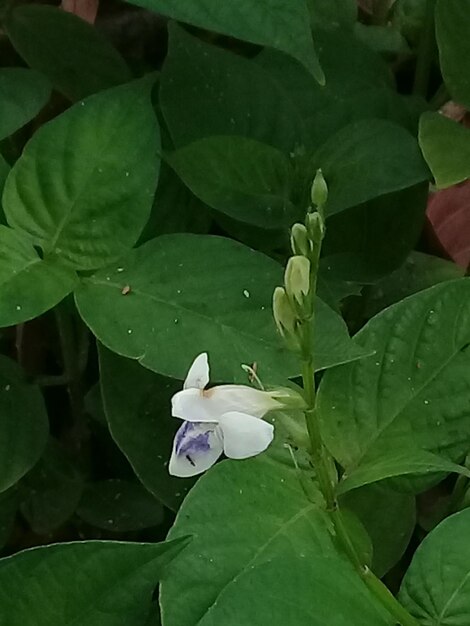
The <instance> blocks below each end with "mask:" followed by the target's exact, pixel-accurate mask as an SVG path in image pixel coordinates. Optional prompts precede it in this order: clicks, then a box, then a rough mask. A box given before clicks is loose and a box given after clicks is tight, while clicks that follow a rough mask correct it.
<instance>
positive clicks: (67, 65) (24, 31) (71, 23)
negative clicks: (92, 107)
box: [3, 4, 132, 100]
mask: <svg viewBox="0 0 470 626" xmlns="http://www.w3.org/2000/svg"><path fill="white" fill-rule="evenodd" d="M3 24H4V28H5V30H6V33H7V35H8V37H9V38H10V40H11V42H12V44H13V45H14V47H15V48H16V50H17V51H18V52H19V54H20V55H21V56H22V57H23V59H24V60H25V61H26V62H27V63H28V65H30V66H31V67H32V68H33V69H35V70H38V71H39V72H42V73H43V74H45V75H46V76H48V77H49V78H50V80H51V82H52V83H53V85H54V87H55V88H56V89H58V90H59V91H61V92H62V93H63V94H64V95H65V96H67V97H68V98H70V100H79V99H80V98H85V97H86V96H89V95H91V94H93V93H95V92H97V91H100V90H101V89H107V88H109V87H114V86H115V85H119V84H121V83H125V82H126V81H128V80H130V79H131V78H132V76H131V73H130V70H129V68H128V66H127V64H126V62H125V61H124V59H123V58H122V57H121V55H120V54H119V52H118V51H117V50H116V49H115V48H113V46H112V45H111V44H110V43H109V42H108V41H107V40H106V39H105V38H104V37H103V36H102V35H101V34H100V32H99V30H97V29H96V28H94V27H93V26H91V25H90V24H88V23H87V22H85V21H84V20H82V19H81V18H79V17H77V16H75V15H73V14H72V13H68V12H67V11H63V10H61V9H58V8H56V7H51V6H44V5H39V6H38V5H33V4H30V5H23V6H18V7H16V8H14V9H13V10H11V11H9V12H8V13H7V17H6V19H5V21H4V23H3Z"/></svg>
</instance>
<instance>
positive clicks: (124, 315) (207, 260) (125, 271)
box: [76, 234, 364, 384]
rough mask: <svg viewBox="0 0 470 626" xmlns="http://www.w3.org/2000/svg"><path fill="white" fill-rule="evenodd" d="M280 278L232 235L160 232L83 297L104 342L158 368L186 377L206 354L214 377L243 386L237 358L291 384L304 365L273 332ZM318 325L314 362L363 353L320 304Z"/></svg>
mask: <svg viewBox="0 0 470 626" xmlns="http://www.w3.org/2000/svg"><path fill="white" fill-rule="evenodd" d="M156 268H158V273H157V274H156V273H155V271H156ZM280 284H282V267H281V266H280V265H279V264H278V263H276V262H275V261H273V260H272V259H270V258H269V257H267V256H265V255H263V254H261V253H259V252H255V251H254V250H251V249H250V248H247V247H246V246H243V245H242V244H239V243H237V242H235V241H233V240H230V239H225V238H222V237H214V236H207V235H189V234H176V235H163V236H162V237H158V238H157V239H153V240H152V241H149V242H147V243H146V244H144V245H143V246H141V247H140V248H138V249H136V250H134V251H132V252H131V253H130V254H129V255H128V256H127V257H125V258H123V259H121V260H120V262H119V264H117V265H114V266H112V267H109V268H107V269H105V270H102V271H100V272H98V273H96V274H95V275H94V276H91V277H90V278H85V279H83V282H82V283H81V285H80V287H79V288H78V290H77V291H76V302H77V306H78V308H79V311H80V314H81V315H82V317H83V319H84V320H85V322H86V323H87V324H88V325H89V326H90V328H91V329H92V330H93V332H94V333H95V335H96V336H97V337H98V339H99V340H100V341H101V342H102V343H103V344H104V345H105V346H106V347H108V348H110V349H111V350H113V351H114V352H117V353H118V354H122V355H123V356H127V357H130V358H133V359H138V360H139V361H140V363H142V365H144V366H145V367H148V368H149V369H152V370H153V371H155V372H158V373H159V374H163V375H165V376H171V377H175V378H180V379H184V377H185V376H186V372H187V369H188V367H189V365H190V363H191V360H192V359H193V358H194V357H195V356H196V355H197V354H199V353H200V352H204V351H208V352H209V355H210V359H211V368H212V380H214V381H225V382H227V381H239V382H244V383H246V380H247V378H246V373H245V372H244V371H243V370H242V369H241V367H240V365H241V364H242V363H248V364H249V363H253V362H256V363H257V364H258V372H259V374H260V376H261V378H262V379H263V380H264V381H265V382H273V383H274V382H277V383H282V384H284V383H285V378H286V377H290V376H296V375H298V373H299V372H298V369H299V365H298V361H297V359H296V358H295V357H294V356H293V355H292V354H291V353H289V352H288V351H287V350H286V349H285V348H284V347H283V344H282V341H281V339H280V337H279V336H278V335H277V333H276V330H275V325H274V321H273V317H272V312H271V304H272V294H273V291H274V288H275V287H276V286H277V285H280ZM110 319H112V320H113V323H112V324H110V323H109V320H110ZM316 325H317V331H316V335H317V336H321V337H322V338H323V341H322V342H321V344H319V347H321V352H320V354H319V355H318V358H317V359H316V368H317V369H323V368H325V367H331V366H332V365H334V364H335V363H338V362H344V360H345V359H346V360H349V359H351V358H360V357H361V356H363V355H364V352H363V351H362V350H357V346H355V345H354V343H352V342H351V340H350V339H349V335H348V334H347V329H346V327H345V325H344V322H342V320H341V318H340V317H339V316H338V315H337V314H336V313H334V311H332V310H331V309H330V308H329V307H327V306H326V305H323V306H322V303H321V302H320V303H319V305H318V316H317V319H316ZM345 355H346V356H345Z"/></svg>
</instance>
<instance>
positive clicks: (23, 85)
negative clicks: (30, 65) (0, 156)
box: [0, 67, 51, 140]
mask: <svg viewBox="0 0 470 626" xmlns="http://www.w3.org/2000/svg"><path fill="white" fill-rule="evenodd" d="M50 93H51V87H50V84H49V81H48V80H47V79H46V78H45V77H44V76H42V75H41V74H39V73H38V72H34V71H33V70H27V69H25V68H23V67H4V68H2V69H0V140H2V139H5V137H9V136H10V135H11V134H12V133H14V132H16V131H17V130H18V129H20V128H21V127H22V126H24V125H25V124H26V123H27V122H29V121H30V120H32V119H33V117H35V116H36V115H37V114H38V113H39V111H40V110H41V109H42V107H43V106H44V105H45V104H46V102H47V101H48V100H49V96H50Z"/></svg>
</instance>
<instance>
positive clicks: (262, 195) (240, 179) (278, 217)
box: [169, 136, 300, 228]
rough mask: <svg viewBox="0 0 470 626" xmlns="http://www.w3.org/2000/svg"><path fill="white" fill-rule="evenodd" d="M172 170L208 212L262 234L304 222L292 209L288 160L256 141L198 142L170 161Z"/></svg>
mask: <svg viewBox="0 0 470 626" xmlns="http://www.w3.org/2000/svg"><path fill="white" fill-rule="evenodd" d="M169 162H170V165H171V166H172V167H173V168H174V169H175V171H176V172H177V173H178V175H179V176H180V177H181V178H182V179H183V181H184V182H185V183H186V185H187V186H188V187H189V188H190V189H191V191H192V192H193V193H194V194H195V195H196V196H198V197H199V198H200V199H201V200H203V201H204V202H206V203H207V204H208V205H209V206H211V207H213V208H214V209H217V210H219V211H222V212H223V213H226V214H227V215H229V216H230V217H233V218H235V219H237V220H240V221H242V222H249V223H250V224H254V225H255V226H261V227H264V228H282V227H289V226H291V225H292V224H293V222H295V220H296V218H298V217H300V215H299V210H298V209H296V208H295V206H294V205H293V203H292V195H293V187H294V182H295V177H294V169H293V167H292V165H291V163H290V161H289V159H288V158H287V157H286V156H284V154H282V152H280V151H278V150H277V149H275V148H273V147H271V146H268V145H266V144H262V143H260V142H259V141H255V140H254V139H248V138H246V137H236V136H218V137H206V138H204V139H199V140H198V141H195V142H193V143H191V144H189V145H188V146H185V147H184V148H180V149H179V150H177V151H176V152H173V154H171V155H170V156H169Z"/></svg>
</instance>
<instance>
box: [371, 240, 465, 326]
mask: <svg viewBox="0 0 470 626" xmlns="http://www.w3.org/2000/svg"><path fill="white" fill-rule="evenodd" d="M464 275H465V271H464V269H463V268H461V267H460V266H458V265H456V264H455V263H452V262H450V261H446V260H445V259H441V258H439V257H436V256H432V255H430V254H424V253H422V252H415V251H413V252H411V254H410V256H409V257H408V258H407V260H406V261H405V263H404V264H403V265H402V266H401V267H399V268H398V269H397V270H395V271H394V272H393V273H392V274H389V275H388V276H385V277H384V278H382V280H380V281H379V282H378V283H376V284H375V285H373V286H372V287H371V290H370V291H369V293H368V294H367V300H366V304H365V311H364V315H365V316H366V317H367V318H368V319H369V318H371V317H373V316H374V315H376V314H377V313H378V312H379V311H381V310H382V309H385V308H386V307H388V306H390V305H391V304H394V303H395V302H398V301H399V300H403V298H405V297H406V296H411V295H412V294H414V293H417V292H418V291H422V290H423V289H427V288H428V287H432V286H433V285H437V284H438V283H443V282H446V281H448V280H454V279H456V278H463V276H464Z"/></svg>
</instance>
